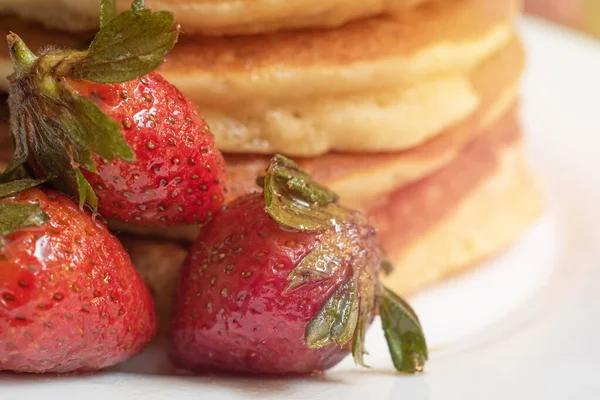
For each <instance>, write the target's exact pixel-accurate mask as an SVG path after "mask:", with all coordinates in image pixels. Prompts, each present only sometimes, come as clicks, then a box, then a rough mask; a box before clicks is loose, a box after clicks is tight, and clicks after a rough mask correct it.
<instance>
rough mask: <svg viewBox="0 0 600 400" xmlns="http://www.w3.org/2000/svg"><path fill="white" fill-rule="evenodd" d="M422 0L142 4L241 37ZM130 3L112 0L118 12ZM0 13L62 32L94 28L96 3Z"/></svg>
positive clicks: (1, 2) (6, 2)
mask: <svg viewBox="0 0 600 400" xmlns="http://www.w3.org/2000/svg"><path fill="white" fill-rule="evenodd" d="M423 1H424V0H146V6H147V7H149V8H151V9H152V10H154V11H159V10H166V11H171V12H173V14H174V15H175V19H176V21H177V22H178V23H179V24H181V25H182V28H183V31H184V32H186V33H188V34H203V35H247V34H256V33H261V32H273V31H278V30H284V29H301V28H319V27H336V26H340V25H342V24H344V23H346V22H348V21H352V20H355V19H359V18H365V17H370V16H375V15H379V14H382V13H397V12H402V11H403V10H406V9H410V8H411V7H415V6H416V5H417V4H419V3H422V2H423ZM130 6H131V0H117V7H118V8H119V10H125V9H127V8H129V7H130ZM0 12H2V13H10V14H13V13H14V14H16V15H19V16H20V17H22V18H26V19H31V20H34V21H39V22H41V23H43V24H44V25H45V26H46V27H49V28H56V29H60V30H67V31H81V30H90V29H96V28H97V26H98V18H99V6H98V1H96V0H0Z"/></svg>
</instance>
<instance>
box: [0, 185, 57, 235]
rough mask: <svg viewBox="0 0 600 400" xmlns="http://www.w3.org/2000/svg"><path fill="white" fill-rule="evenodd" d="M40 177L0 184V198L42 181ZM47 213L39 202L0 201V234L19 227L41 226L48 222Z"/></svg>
mask: <svg viewBox="0 0 600 400" xmlns="http://www.w3.org/2000/svg"><path fill="white" fill-rule="evenodd" d="M43 182H44V181H43V180H41V179H20V180H14V181H10V182H6V183H1V184H0V200H2V199H4V198H7V197H11V196H14V195H16V194H18V193H20V192H22V191H24V190H27V189H31V188H33V187H36V186H38V185H40V184H41V183H43ZM48 220H49V217H48V215H47V214H46V213H45V212H44V211H42V209H41V208H40V205H39V204H14V203H4V202H0V236H5V235H8V234H10V233H12V232H15V231H17V230H19V229H21V228H25V227H31V226H41V225H44V224H45V223H46V222H48Z"/></svg>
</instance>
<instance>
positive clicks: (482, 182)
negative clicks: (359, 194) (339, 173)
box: [369, 121, 542, 294]
mask: <svg viewBox="0 0 600 400" xmlns="http://www.w3.org/2000/svg"><path fill="white" fill-rule="evenodd" d="M519 136H520V135H519V128H518V125H517V124H516V123H514V121H513V122H512V123H508V124H505V126H503V127H498V128H497V129H496V131H495V132H491V133H490V134H488V135H486V136H485V137H481V138H480V139H478V140H476V141H475V142H473V143H472V144H471V145H469V146H468V147H467V148H466V149H465V150H464V151H463V153H462V154H461V156H460V157H458V158H456V160H455V161H453V162H452V163H450V164H449V165H447V166H446V167H444V168H443V169H441V170H440V171H438V172H437V173H435V174H432V175H431V176H428V177H426V178H424V179H423V180H421V181H419V182H416V183H414V184H412V185H410V186H408V187H405V188H402V189H400V190H399V191H397V192H395V193H393V194H391V195H390V196H388V199H387V201H386V202H385V203H384V204H381V205H379V206H378V207H376V208H374V209H371V210H370V211H369V217H370V219H371V222H372V223H373V225H374V226H376V227H377V228H378V230H379V236H380V239H381V242H382V246H383V247H384V249H385V250H386V251H387V256H388V258H389V259H390V261H391V262H392V263H393V264H394V269H393V271H392V272H391V273H390V274H389V275H387V276H386V277H385V278H384V283H385V284H386V285H388V286H389V287H391V288H392V289H393V290H395V291H397V292H399V293H402V294H410V293H412V292H414V291H416V290H418V289H421V288H423V287H424V286H427V285H429V284H432V283H435V282H437V281H439V280H441V279H442V278H444V277H446V276H449V275H452V274H455V273H458V272H460V271H462V270H464V269H465V268H467V267H470V266H472V265H474V264H476V263H478V262H480V261H483V260H485V259H487V258H489V257H491V256H493V255H495V254H497V253H499V252H500V251H502V250H504V249H505V248H506V247H508V246H509V245H510V244H511V243H512V242H513V241H514V240H516V238H517V237H518V236H519V235H520V234H521V232H522V231H523V230H524V229H525V228H527V226H529V225H530V224H531V223H532V222H533V221H534V220H535V219H536V218H537V217H538V216H539V215H540V213H541V208H542V206H541V198H540V193H539V192H538V190H537V187H536V185H535V183H534V180H533V178H532V174H531V172H530V170H529V167H528V164H527V162H526V160H525V156H524V152H523V148H522V143H521V141H520V137H519Z"/></svg>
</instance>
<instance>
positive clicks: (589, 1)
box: [525, 0, 600, 38]
mask: <svg viewBox="0 0 600 400" xmlns="http://www.w3.org/2000/svg"><path fill="white" fill-rule="evenodd" d="M525 11H526V12H528V13H530V14H534V15H538V16H541V17H543V18H547V19H551V20H553V21H555V22H559V23H562V24H565V25H568V26H570V27H573V28H576V29H579V30H582V31H584V32H587V33H589V34H592V35H595V36H597V37H599V38H600V0H525Z"/></svg>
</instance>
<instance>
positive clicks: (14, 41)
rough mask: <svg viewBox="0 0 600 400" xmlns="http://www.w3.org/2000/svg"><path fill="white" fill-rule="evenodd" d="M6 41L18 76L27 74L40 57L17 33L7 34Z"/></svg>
mask: <svg viewBox="0 0 600 400" xmlns="http://www.w3.org/2000/svg"><path fill="white" fill-rule="evenodd" d="M6 41H7V42H8V51H9V52H10V59H11V61H12V63H13V67H14V69H15V73H16V75H17V77H21V76H24V75H26V74H27V73H28V72H29V70H30V69H31V68H32V67H33V65H34V64H35V63H36V61H37V59H38V58H37V57H36V55H35V54H34V53H33V52H32V51H31V50H29V47H27V45H26V44H25V42H23V40H21V38H20V37H19V36H18V35H17V34H15V33H12V32H11V33H10V34H8V36H6Z"/></svg>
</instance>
